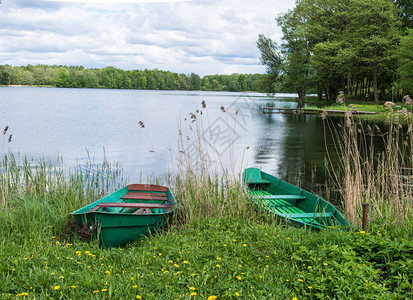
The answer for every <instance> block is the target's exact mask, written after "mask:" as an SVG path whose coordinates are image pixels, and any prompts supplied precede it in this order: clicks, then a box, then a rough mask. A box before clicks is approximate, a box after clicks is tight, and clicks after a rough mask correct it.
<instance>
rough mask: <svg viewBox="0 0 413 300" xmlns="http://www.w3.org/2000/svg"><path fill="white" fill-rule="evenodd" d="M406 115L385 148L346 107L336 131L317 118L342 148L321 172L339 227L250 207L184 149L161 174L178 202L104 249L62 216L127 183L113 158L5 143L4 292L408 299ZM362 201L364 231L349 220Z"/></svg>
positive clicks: (412, 156) (0, 294) (227, 180)
mask: <svg viewBox="0 0 413 300" xmlns="http://www.w3.org/2000/svg"><path fill="white" fill-rule="evenodd" d="M388 109H389V111H390V113H393V112H394V111H391V110H392V109H393V108H392V107H390V108H388ZM404 112H405V114H403V113H402V112H401V111H400V112H398V113H396V114H395V116H397V120H400V119H402V118H404V117H407V120H406V122H408V123H407V126H400V123H394V124H391V127H390V129H389V131H388V133H386V134H383V137H382V138H383V142H384V145H385V146H386V147H385V150H384V151H383V152H382V153H376V152H374V151H370V149H371V148H369V147H368V145H369V144H370V142H369V137H370V136H372V135H371V134H370V133H371V132H370V131H372V130H373V129H374V128H370V126H369V125H367V126H366V127H365V126H364V124H363V123H362V122H359V120H358V119H356V118H354V116H352V115H346V117H345V119H344V123H343V125H342V126H340V127H339V128H337V127H336V128H334V124H332V122H331V120H329V118H325V120H324V121H325V123H324V124H325V130H331V131H332V132H333V133H335V135H334V136H335V147H336V151H337V152H338V154H340V162H339V166H335V167H331V168H330V170H329V172H330V175H331V179H332V180H333V181H334V182H336V183H337V189H338V190H339V191H341V193H342V198H343V201H344V203H345V205H344V207H342V210H343V211H344V212H345V214H346V216H347V218H348V219H349V220H350V221H351V223H352V224H353V226H352V227H351V228H349V229H348V230H343V231H339V230H335V229H329V230H323V231H322V232H313V231H310V230H309V229H305V228H304V229H303V228H301V229H298V228H293V227H286V226H284V225H283V224H280V223H278V222H276V220H274V219H273V218H272V217H271V216H267V215H263V214H258V213H257V212H256V210H255V207H254V206H252V204H251V201H250V196H249V195H248V194H247V193H246V191H245V190H244V188H243V186H242V184H241V182H240V176H239V174H232V173H230V172H224V173H223V174H221V175H211V174H210V173H209V172H208V170H210V166H208V165H206V164H204V162H202V161H201V165H200V166H199V169H197V170H195V169H193V168H192V167H191V166H192V164H191V160H190V157H189V156H185V157H184V158H183V159H182V161H181V162H180V167H179V171H178V174H176V175H174V176H172V175H171V176H170V177H168V178H165V179H164V181H163V182H161V183H163V184H165V185H168V186H169V187H170V188H171V189H172V190H173V191H174V194H175V196H176V198H177V200H178V202H179V210H178V212H177V214H176V215H175V216H174V218H173V219H171V220H170V223H169V226H168V227H167V228H166V229H164V230H163V231H162V232H158V233H154V234H153V235H151V236H149V237H144V238H142V239H141V240H138V241H136V242H134V243H133V244H130V245H127V246H125V247H122V248H111V249H103V248H101V247H100V246H99V241H98V239H97V237H96V236H92V239H91V240H90V241H89V242H81V239H80V237H79V236H78V234H77V230H78V228H77V227H76V226H75V224H74V222H73V220H72V219H71V218H70V217H69V213H70V212H72V211H74V210H76V209H78V208H80V207H83V206H84V205H86V204H88V203H91V202H93V201H95V200H97V199H99V198H101V197H102V196H103V195H107V194H108V193H110V192H112V191H114V190H116V189H118V188H120V187H122V186H124V185H125V184H126V183H127V181H126V179H125V178H123V176H122V169H121V167H120V166H118V165H116V164H111V163H109V162H107V161H106V160H105V161H103V163H100V164H96V163H94V162H92V161H90V162H88V163H87V164H86V165H85V166H82V167H80V166H77V167H73V168H72V169H65V168H64V167H63V163H62V161H61V160H58V161H57V162H56V163H46V162H45V161H38V162H33V161H28V160H27V159H26V158H25V157H20V158H17V159H16V158H14V157H13V156H12V155H10V154H9V153H6V152H4V150H3V155H2V157H3V160H2V162H1V163H0V167H1V169H2V172H0V201H1V202H0V236H1V238H0V261H1V264H0V299H12V298H13V299H15V298H21V299H209V300H212V299H237V298H238V299H293V300H294V299H295V300H297V299H412V298H413V202H412V193H413V188H412V186H411V179H412V178H413V152H412V151H411V149H412V148H413V129H412V128H413V127H412V124H411V123H409V118H410V119H411V113H409V111H407V112H406V111H404ZM395 118H396V117H395ZM196 124H197V123H196ZM196 124H194V127H195V125H196ZM200 132H202V131H200ZM6 133H7V128H5V130H4V132H3V136H4V143H5V142H6ZM376 133H377V132H376ZM8 140H9V141H11V136H10V137H9V139H8ZM4 148H6V147H3V149H4ZM200 157H203V156H200ZM153 183H155V182H153ZM362 202H368V203H369V204H370V207H371V211H370V219H369V221H370V222H369V226H368V229H367V230H366V231H362V230H361V229H359V228H358V227H357V226H359V225H360V220H361V203H362Z"/></svg>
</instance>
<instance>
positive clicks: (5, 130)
mask: <svg viewBox="0 0 413 300" xmlns="http://www.w3.org/2000/svg"><path fill="white" fill-rule="evenodd" d="M7 130H9V126H6V127H4V130H3V135H6V133H7Z"/></svg>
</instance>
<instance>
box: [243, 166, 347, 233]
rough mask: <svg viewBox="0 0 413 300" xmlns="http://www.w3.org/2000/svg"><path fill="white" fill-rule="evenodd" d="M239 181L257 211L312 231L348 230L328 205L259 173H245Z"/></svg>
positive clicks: (341, 216) (340, 215)
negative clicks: (247, 191)
mask: <svg viewBox="0 0 413 300" xmlns="http://www.w3.org/2000/svg"><path fill="white" fill-rule="evenodd" d="M243 181H244V184H245V185H246V186H247V188H248V190H249V192H250V193H251V195H252V199H253V200H254V202H255V203H256V204H257V205H258V207H262V208H263V209H264V210H265V211H267V212H270V213H273V214H274V215H275V216H276V217H277V218H279V219H281V220H284V221H286V222H287V223H290V224H292V225H295V226H298V227H310V228H312V229H316V230H318V229H323V228H326V227H341V228H344V227H347V226H349V223H348V221H347V220H346V218H345V217H344V215H343V214H342V213H341V212H340V211H339V210H338V209H337V208H336V207H335V206H334V205H332V204H331V203H329V202H327V201H325V200H323V199H321V198H320V197H317V196H316V195H314V194H312V193H310V192H307V191H305V190H303V189H300V188H299V187H296V186H294V185H292V184H289V183H287V182H285V181H282V180H281V179H279V178H277V177H275V176H272V175H269V174H267V173H265V172H262V171H261V170H260V169H257V168H247V169H245V170H244V173H243Z"/></svg>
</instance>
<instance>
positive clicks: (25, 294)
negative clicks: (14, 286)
mask: <svg viewBox="0 0 413 300" xmlns="http://www.w3.org/2000/svg"><path fill="white" fill-rule="evenodd" d="M27 295H29V293H26V292H23V293H21V294H17V295H16V296H18V297H19V296H27Z"/></svg>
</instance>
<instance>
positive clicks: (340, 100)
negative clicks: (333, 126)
mask: <svg viewBox="0 0 413 300" xmlns="http://www.w3.org/2000/svg"><path fill="white" fill-rule="evenodd" d="M345 100H346V99H345V98H344V92H343V91H340V92H339V93H338V97H337V99H336V102H337V103H339V104H344V102H345Z"/></svg>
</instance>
